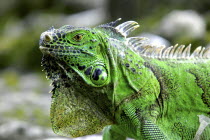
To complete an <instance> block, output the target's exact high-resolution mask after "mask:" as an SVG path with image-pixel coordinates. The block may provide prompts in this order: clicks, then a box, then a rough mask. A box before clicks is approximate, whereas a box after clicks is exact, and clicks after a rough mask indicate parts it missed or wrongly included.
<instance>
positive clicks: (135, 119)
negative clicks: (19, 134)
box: [40, 21, 210, 140]
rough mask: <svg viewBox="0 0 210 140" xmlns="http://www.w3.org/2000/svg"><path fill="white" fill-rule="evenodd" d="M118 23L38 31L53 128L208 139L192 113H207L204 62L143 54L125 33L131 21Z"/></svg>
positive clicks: (76, 133) (119, 137)
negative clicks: (47, 84) (49, 83)
mask: <svg viewBox="0 0 210 140" xmlns="http://www.w3.org/2000/svg"><path fill="white" fill-rule="evenodd" d="M116 22H117V21H115V22H111V23H108V24H104V25H101V26H98V27H95V28H81V27H73V26H69V25H66V26H63V27H61V28H59V29H54V28H51V29H49V30H48V31H46V32H44V33H42V35H41V39H40V50H41V51H42V53H43V60H42V65H43V67H44V71H45V72H46V74H47V77H48V78H49V79H51V80H52V85H53V86H54V88H53V90H52V94H53V95H52V104H51V122H52V128H53V130H54V132H55V133H56V134H58V135H62V136H67V137H80V136H84V135H90V134H94V133H98V132H100V131H101V130H102V129H103V128H104V127H105V128H104V135H103V139H104V140H123V139H126V137H130V138H133V139H136V140H144V139H145V140H146V139H147V140H162V139H164V140H192V139H194V138H195V139H200V140H208V139H210V127H209V126H210V125H207V127H205V128H204V129H203V130H202V131H201V133H200V134H198V130H200V127H201V126H203V123H201V122H200V121H199V116H198V115H202V116H205V118H206V119H201V120H202V121H207V122H208V121H209V117H210V60H209V59H204V58H199V59H178V58H177V59H176V58H175V59H161V58H151V57H147V56H145V55H141V54H139V53H137V51H134V47H136V46H135V45H132V43H130V44H129V43H128V38H127V37H126V35H127V34H128V33H126V30H128V29H126V28H127V27H125V26H126V25H129V26H130V25H131V26H133V24H135V23H134V22H133V23H129V24H125V25H123V26H122V28H123V29H124V31H123V29H121V26H120V27H119V26H118V27H115V24H116ZM129 28H130V27H129ZM133 29H134V28H133ZM141 45H142V46H143V45H144V43H141ZM132 46H134V47H132ZM154 49H155V48H154ZM180 53H181V52H180ZM142 54H146V53H142Z"/></svg>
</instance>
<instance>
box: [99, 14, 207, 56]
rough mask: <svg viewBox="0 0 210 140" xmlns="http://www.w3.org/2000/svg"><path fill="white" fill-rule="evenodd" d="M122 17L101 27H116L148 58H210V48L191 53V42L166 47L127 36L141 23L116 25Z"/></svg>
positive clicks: (141, 38)
mask: <svg viewBox="0 0 210 140" xmlns="http://www.w3.org/2000/svg"><path fill="white" fill-rule="evenodd" d="M120 20H121V18H119V19H117V20H116V21H113V22H110V23H107V24H103V25H101V26H100V27H108V28H112V29H114V30H115V31H116V32H117V33H118V34H119V35H121V36H124V37H125V38H126V43H127V45H129V46H131V49H133V50H134V51H137V52H138V53H139V54H140V55H141V56H144V57H148V58H158V59H208V58H210V48H205V47H201V46H199V47H197V48H196V49H195V50H194V51H193V53H191V44H190V45H188V46H185V45H180V46H179V45H178V44H176V45H174V46H171V47H166V46H165V45H162V46H156V45H152V44H151V43H149V39H148V38H145V37H129V38H127V36H128V35H129V34H130V33H131V32H132V31H134V30H135V29H136V28H138V27H139V24H138V23H137V22H135V21H126V22H124V23H122V24H119V25H118V26H116V27H114V26H115V25H116V24H117V23H118V22H119V21H120Z"/></svg>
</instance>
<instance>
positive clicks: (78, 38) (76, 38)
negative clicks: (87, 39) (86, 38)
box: [74, 34, 83, 41]
mask: <svg viewBox="0 0 210 140" xmlns="http://www.w3.org/2000/svg"><path fill="white" fill-rule="evenodd" d="M82 37H83V36H82V35H81V34H77V35H75V36H74V39H75V40H76V41H80V40H82Z"/></svg>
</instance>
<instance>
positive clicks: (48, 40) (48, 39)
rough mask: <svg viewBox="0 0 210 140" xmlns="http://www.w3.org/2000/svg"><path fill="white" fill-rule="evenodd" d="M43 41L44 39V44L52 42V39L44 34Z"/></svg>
mask: <svg viewBox="0 0 210 140" xmlns="http://www.w3.org/2000/svg"><path fill="white" fill-rule="evenodd" d="M43 39H44V41H46V42H50V41H52V37H51V36H50V35H48V34H45V35H44V38H43Z"/></svg>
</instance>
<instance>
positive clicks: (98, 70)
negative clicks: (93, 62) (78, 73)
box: [90, 65, 108, 85]
mask: <svg viewBox="0 0 210 140" xmlns="http://www.w3.org/2000/svg"><path fill="white" fill-rule="evenodd" d="M90 76H91V77H90V79H91V81H92V82H93V84H95V85H103V84H104V83H105V82H106V81H107V79H108V76H107V70H106V69H105V67H104V66H101V65H98V66H95V67H93V68H92V71H91V74H90Z"/></svg>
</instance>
